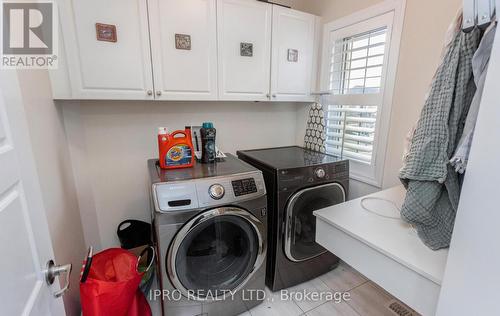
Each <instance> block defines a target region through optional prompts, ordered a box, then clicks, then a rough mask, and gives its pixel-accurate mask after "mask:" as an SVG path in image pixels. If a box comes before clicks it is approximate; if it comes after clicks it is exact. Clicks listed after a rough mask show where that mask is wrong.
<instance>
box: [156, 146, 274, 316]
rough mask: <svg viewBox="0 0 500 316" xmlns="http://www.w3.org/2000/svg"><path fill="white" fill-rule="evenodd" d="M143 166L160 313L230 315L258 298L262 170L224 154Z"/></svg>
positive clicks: (262, 256)
mask: <svg viewBox="0 0 500 316" xmlns="http://www.w3.org/2000/svg"><path fill="white" fill-rule="evenodd" d="M148 167H149V171H150V177H151V184H152V185H151V196H152V205H153V207H152V210H153V211H152V222H153V227H154V240H155V244H156V248H157V251H158V253H159V256H158V257H159V258H158V262H157V263H158V271H159V275H158V278H159V280H160V285H161V289H162V290H163V295H166V297H165V299H164V300H163V301H162V307H163V313H164V315H168V316H171V315H172V316H175V315H200V314H202V315H208V316H209V315H238V314H240V313H242V312H245V311H246V310H247V309H250V308H252V307H254V306H256V305H258V304H259V303H261V302H262V300H263V299H264V297H263V293H264V288H265V266H266V264H265V262H266V249H267V247H266V246H267V198H266V188H265V183H264V179H263V176H262V172H261V171H259V170H257V169H255V168H253V167H252V166H250V165H248V164H247V163H245V162H243V161H241V160H239V159H238V158H236V157H235V156H232V155H229V154H227V158H225V159H224V161H221V162H217V163H215V164H201V163H197V164H195V166H194V167H193V168H187V169H176V170H162V169H160V168H159V166H158V162H157V160H149V161H148ZM167 296H168V297H167Z"/></svg>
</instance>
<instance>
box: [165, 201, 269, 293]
mask: <svg viewBox="0 0 500 316" xmlns="http://www.w3.org/2000/svg"><path fill="white" fill-rule="evenodd" d="M264 234H265V230H264V226H263V224H262V223H261V222H260V221H259V220H258V219H257V218H256V217H254V216H253V215H252V214H250V213H249V212H247V211H245V210H243V209H239V208H233V207H223V208H217V209H213V210H209V211H206V212H204V213H202V214H200V215H198V216H196V217H195V218H193V219H192V220H190V221H189V222H188V223H186V224H185V225H184V226H183V228H181V230H179V232H178V233H177V235H176V237H175V239H174V241H173V243H172V244H171V247H170V248H169V253H168V255H167V258H166V265H167V271H168V272H169V277H170V279H171V281H172V283H173V284H174V286H175V287H176V288H177V289H179V290H181V291H182V292H183V293H184V294H185V295H186V296H188V297H190V298H194V299H198V300H205V299H213V298H216V297H220V296H222V295H224V294H226V295H228V294H229V293H227V291H237V290H238V289H240V288H241V287H243V286H244V285H245V283H246V282H247V281H248V280H249V279H250V277H251V276H252V274H253V273H254V272H255V271H256V270H257V269H258V268H259V267H260V266H261V265H262V262H263V260H264V257H265V249H266V248H265V239H264V238H265V235H264Z"/></svg>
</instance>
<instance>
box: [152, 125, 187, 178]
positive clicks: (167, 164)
mask: <svg viewBox="0 0 500 316" xmlns="http://www.w3.org/2000/svg"><path fill="white" fill-rule="evenodd" d="M158 149H159V152H160V157H159V160H160V168H162V169H176V168H189V167H192V166H193V164H194V149H193V141H192V139H191V128H190V127H186V128H185V129H184V130H183V131H181V130H180V131H175V132H173V133H172V134H169V133H168V131H167V129H166V128H165V127H160V128H159V130H158Z"/></svg>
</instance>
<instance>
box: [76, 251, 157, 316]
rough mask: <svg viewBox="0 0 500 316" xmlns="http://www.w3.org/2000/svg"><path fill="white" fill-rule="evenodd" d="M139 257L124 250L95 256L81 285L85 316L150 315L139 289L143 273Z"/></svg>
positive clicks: (103, 252) (149, 309)
mask: <svg viewBox="0 0 500 316" xmlns="http://www.w3.org/2000/svg"><path fill="white" fill-rule="evenodd" d="M137 262H138V259H137V257H136V256H135V255H134V254H132V253H130V252H128V251H127V250H124V249H121V248H111V249H107V250H104V251H102V252H100V253H98V254H96V255H94V256H93V257H92V260H91V266H90V270H89V272H88V276H86V280H85V281H84V282H83V283H80V299H81V304H82V312H83V316H101V315H102V316H115V315H116V316H135V315H141V316H150V315H151V308H150V307H149V304H148V302H147V301H146V298H145V297H144V294H143V293H142V292H141V291H140V290H139V283H140V282H141V278H142V273H139V272H137Z"/></svg>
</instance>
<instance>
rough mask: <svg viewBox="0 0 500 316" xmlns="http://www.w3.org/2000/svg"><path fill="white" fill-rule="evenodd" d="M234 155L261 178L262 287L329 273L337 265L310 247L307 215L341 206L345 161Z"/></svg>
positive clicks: (284, 153) (291, 152)
mask: <svg viewBox="0 0 500 316" xmlns="http://www.w3.org/2000/svg"><path fill="white" fill-rule="evenodd" d="M237 154H238V157H239V158H240V159H242V160H244V161H246V162H248V163H250V164H251V165H253V166H255V167H257V168H258V169H260V170H262V172H263V173H264V179H265V182H266V187H267V196H268V208H269V211H268V214H269V216H268V254H267V275H266V284H267V286H269V288H271V290H273V291H277V290H280V289H283V288H287V287H290V286H294V285H296V284H300V283H302V282H305V281H307V280H310V279H313V278H315V277H317V276H319V275H321V274H323V273H325V272H328V271H330V270H331V269H333V268H335V267H336V266H337V265H338V262H339V259H338V258H337V257H336V256H335V255H334V254H332V253H330V252H328V251H327V250H326V249H325V248H323V247H322V246H320V245H319V244H317V243H316V241H315V237H316V218H315V216H314V215H313V212H314V211H315V210H318V209H322V208H325V207H328V206H332V205H335V204H338V203H342V202H344V201H345V200H346V197H347V193H348V189H349V161H347V160H343V159H340V158H338V157H335V156H331V155H327V154H323V153H319V152H314V151H311V150H307V149H304V148H301V147H297V146H290V147H280V148H267V149H256V150H243V151H238V153H237Z"/></svg>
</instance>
